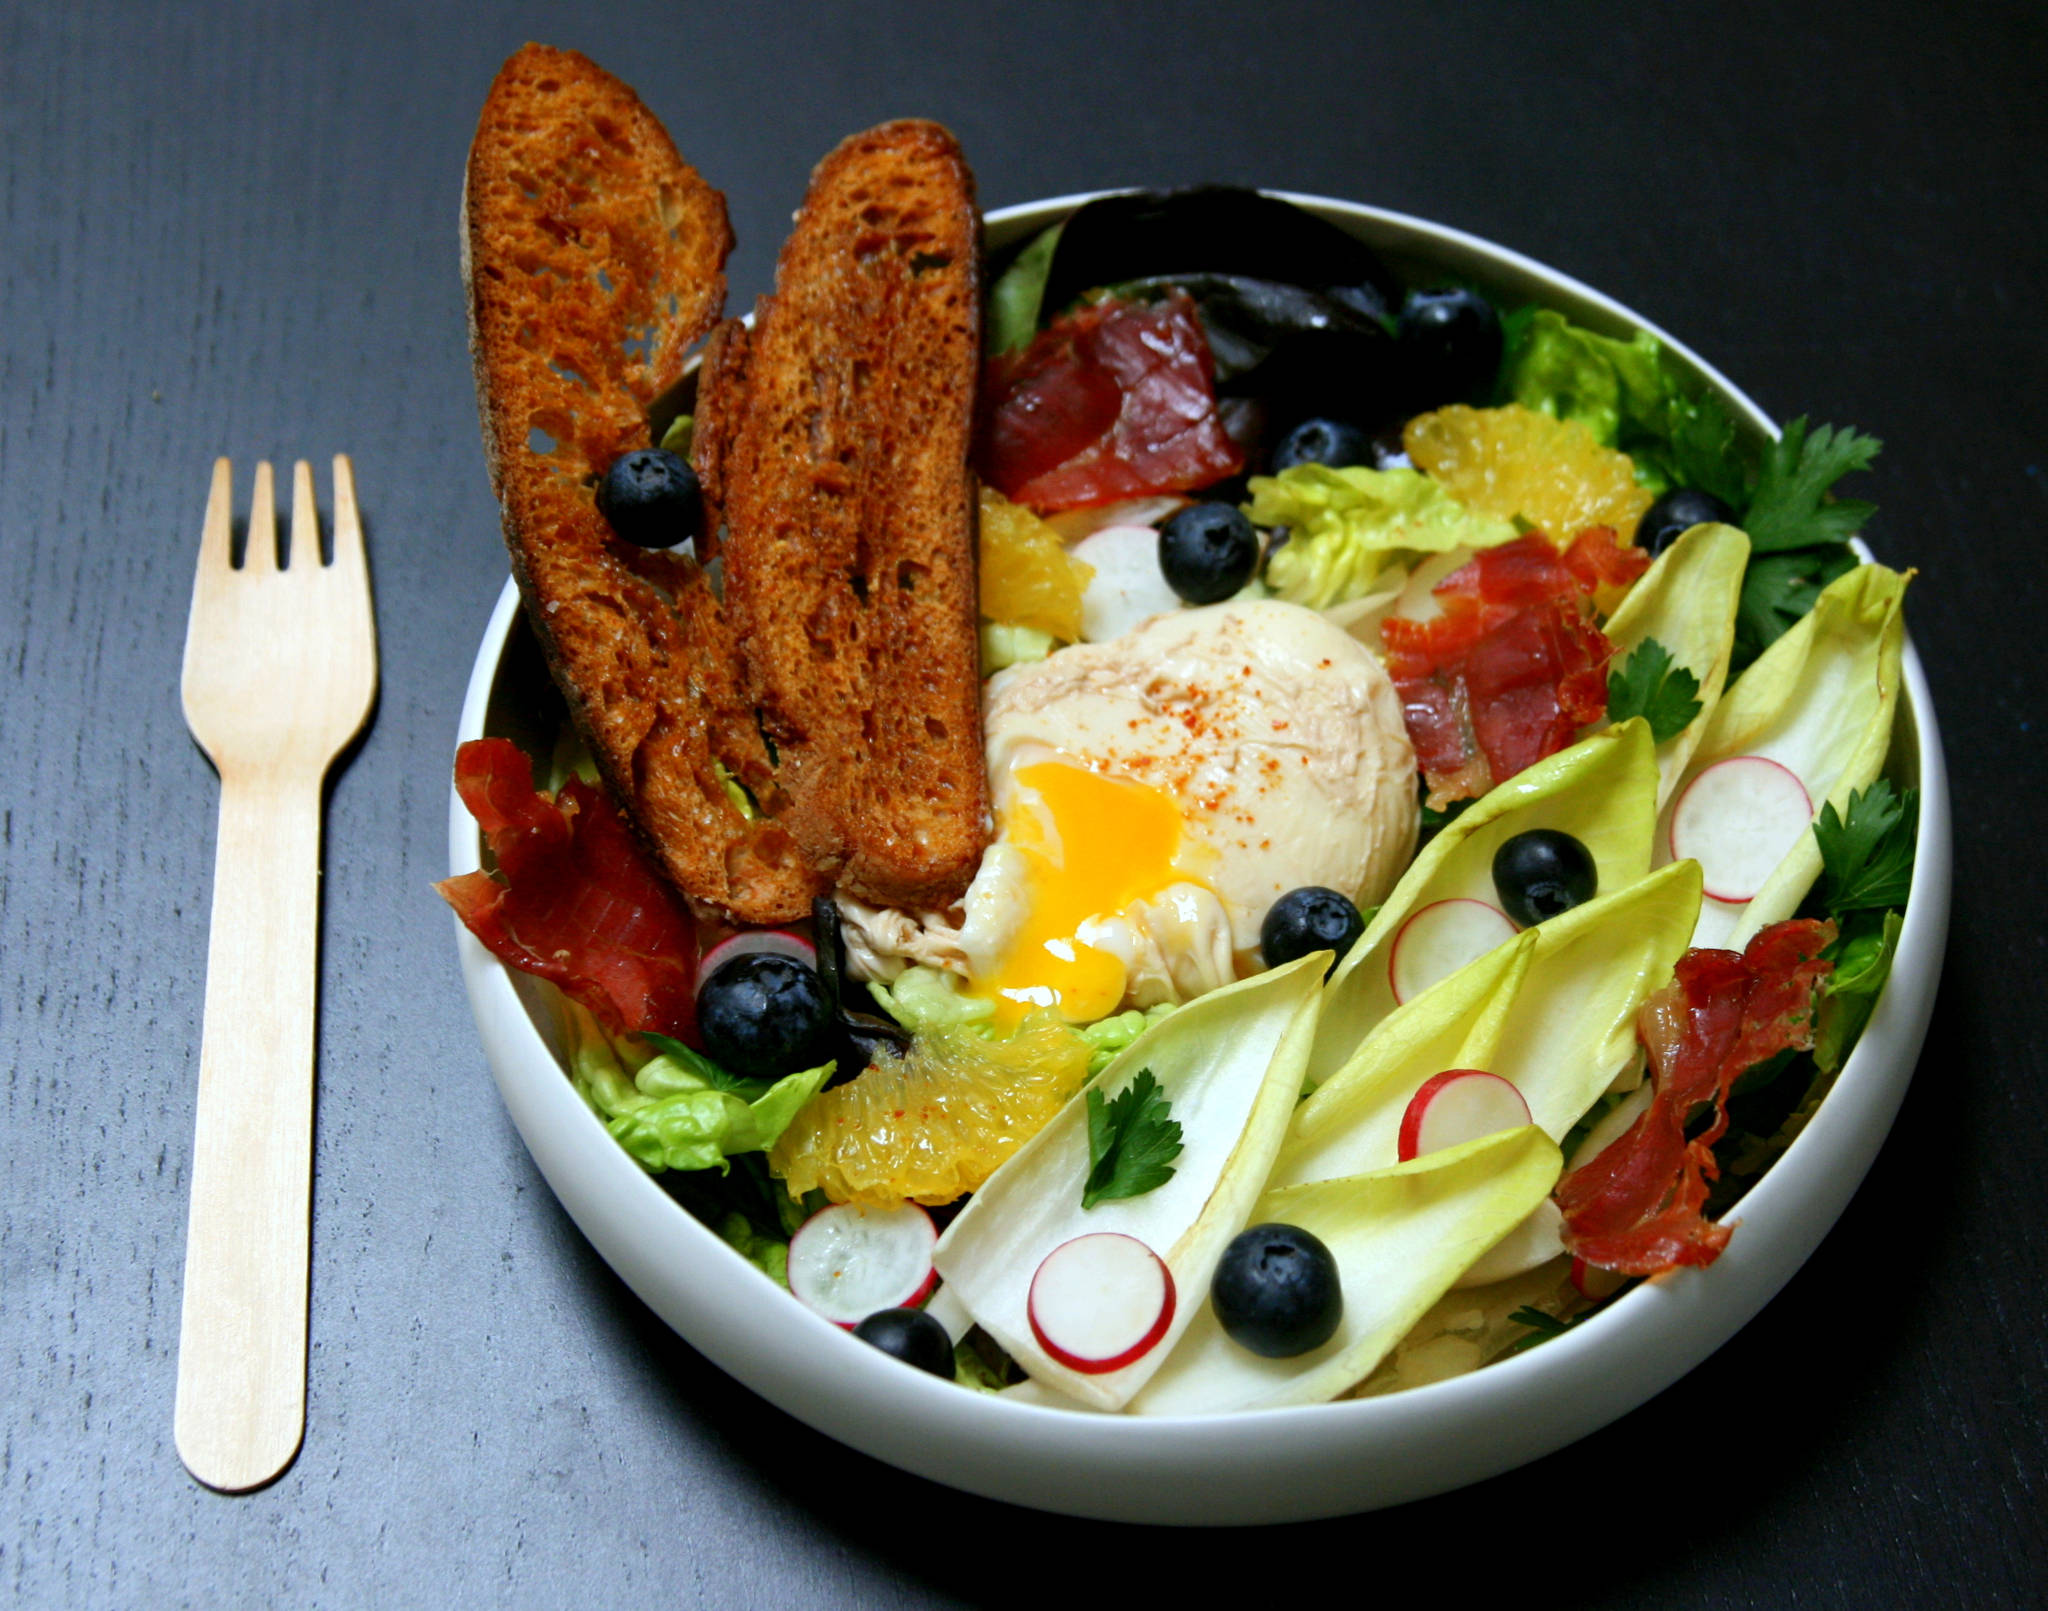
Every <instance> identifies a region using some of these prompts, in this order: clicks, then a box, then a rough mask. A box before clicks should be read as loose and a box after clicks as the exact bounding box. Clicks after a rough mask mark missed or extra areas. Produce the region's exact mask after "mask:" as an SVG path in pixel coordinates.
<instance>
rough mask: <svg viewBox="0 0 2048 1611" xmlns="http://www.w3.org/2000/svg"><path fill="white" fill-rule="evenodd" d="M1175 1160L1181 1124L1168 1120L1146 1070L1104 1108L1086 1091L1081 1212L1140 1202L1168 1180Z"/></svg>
mask: <svg viewBox="0 0 2048 1611" xmlns="http://www.w3.org/2000/svg"><path fill="white" fill-rule="evenodd" d="M1179 1156H1180V1121H1179V1120H1177V1119H1171V1118H1168V1117H1167V1106H1166V1098H1165V1097H1163V1096H1161V1095H1160V1094H1159V1082H1158V1081H1157V1080H1156V1079H1154V1078H1153V1077H1152V1071H1151V1070H1150V1069H1149V1068H1141V1069H1139V1070H1138V1077H1137V1078H1136V1079H1134V1080H1132V1081H1131V1083H1130V1084H1129V1085H1127V1086H1125V1087H1124V1088H1123V1090H1122V1091H1120V1092H1118V1093H1117V1095H1116V1096H1115V1097H1114V1098H1113V1099H1111V1100H1110V1101H1108V1102H1105V1101H1103V1100H1102V1092H1101V1091H1099V1090H1097V1089H1096V1088H1094V1087H1093V1086H1091V1087H1089V1090H1088V1180H1087V1183H1086V1184H1085V1185H1084V1186H1083V1187H1082V1188H1081V1206H1082V1207H1083V1208H1093V1207H1094V1206H1095V1205H1096V1204H1097V1203H1101V1202H1108V1201H1110V1200H1111V1199H1113V1198H1120V1197H1142V1196H1144V1195H1145V1193H1146V1192H1148V1191H1154V1190H1156V1189H1157V1188H1159V1187H1161V1186H1163V1185H1165V1184H1166V1183H1167V1182H1168V1181H1169V1180H1171V1179H1172V1178H1173V1160H1174V1159H1176V1158H1178V1157H1179Z"/></svg>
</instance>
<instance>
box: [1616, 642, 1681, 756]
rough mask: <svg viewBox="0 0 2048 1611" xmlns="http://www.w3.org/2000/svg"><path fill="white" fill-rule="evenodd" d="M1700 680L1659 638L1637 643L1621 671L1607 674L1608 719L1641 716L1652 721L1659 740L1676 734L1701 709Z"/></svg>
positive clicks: (1661, 740)
mask: <svg viewBox="0 0 2048 1611" xmlns="http://www.w3.org/2000/svg"><path fill="white" fill-rule="evenodd" d="M1699 691H1700V680H1699V678H1697V677H1695V676H1694V675H1693V674H1692V673H1691V672H1690V671H1688V670H1686V669H1685V667H1683V666H1681V665H1678V664H1676V663H1674V662H1673V660H1672V658H1671V651H1670V650H1669V649H1667V648H1665V647H1664V645H1663V644H1661V643H1659V642H1658V641H1657V640H1656V639H1655V638H1645V639H1643V641H1642V642H1641V643H1639V644H1637V645H1636V647H1635V652H1634V653H1632V654H1631V655H1630V656H1629V657H1628V659H1627V661H1626V662H1625V663H1624V664H1623V665H1622V668H1621V669H1620V670H1619V671H1610V672H1609V673H1608V674H1607V719H1608V720H1609V721H1610V722H1625V721H1627V720H1628V719H1629V718H1630V717H1631V716H1641V717H1643V718H1644V719H1645V720H1647V721H1648V722H1649V724H1650V737H1651V739H1652V740H1654V741H1655V742H1656V743H1659V744H1661V743H1663V742H1664V741H1665V740H1666V739H1667V738H1676V737H1677V736H1678V735H1679V734H1680V733H1682V732H1684V731H1685V730H1686V728H1687V727H1688V726H1690V725H1691V723H1692V719H1693V718H1694V717H1695V716H1697V715H1698V714H1699V713H1700V710H1701V708H1702V707H1701V705H1700V701H1699Z"/></svg>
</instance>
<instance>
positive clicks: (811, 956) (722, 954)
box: [697, 929, 818, 988]
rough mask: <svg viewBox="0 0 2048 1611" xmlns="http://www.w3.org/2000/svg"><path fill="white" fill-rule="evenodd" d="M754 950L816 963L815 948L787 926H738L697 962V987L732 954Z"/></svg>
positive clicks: (743, 954) (809, 964)
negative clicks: (736, 931) (768, 927)
mask: <svg viewBox="0 0 2048 1611" xmlns="http://www.w3.org/2000/svg"><path fill="white" fill-rule="evenodd" d="M756 951H772V952H773V953H775V955H777V956H785V957H789V958H791V959H792V960H794V961H797V962H801V963H803V964H804V965H805V966H806V967H812V968H815V967H816V966H817V965H818V948H817V947H816V946H815V945H813V944H811V942H810V941H809V940H807V939H805V938H804V937H803V936H802V935H801V934H792V933H790V932H789V930H787V929H742V930H741V931H740V932H739V933H738V934H730V935H727V936H726V937H725V938H724V939H722V940H720V941H719V942H718V943H717V944H716V945H714V946H713V947H712V948H711V949H710V950H708V951H706V952H705V953H704V956H703V960H701V961H700V962H699V963H698V964H697V983H698V986H699V987H700V988H701V987H702V985H703V983H704V981H705V980H706V979H708V978H710V977H711V976H712V974H714V973H716V972H717V971H718V970H719V969H720V968H721V967H723V966H724V965H725V964H726V963H728V962H730V961H732V959H733V958H734V957H744V956H752V955H753V954H754V953H755V952H756Z"/></svg>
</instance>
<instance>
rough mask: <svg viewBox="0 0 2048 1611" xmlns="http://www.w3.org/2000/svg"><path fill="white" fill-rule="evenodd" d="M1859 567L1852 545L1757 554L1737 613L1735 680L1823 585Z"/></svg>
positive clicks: (1745, 579) (1809, 607)
mask: <svg viewBox="0 0 2048 1611" xmlns="http://www.w3.org/2000/svg"><path fill="white" fill-rule="evenodd" d="M1855 568H1856V553H1855V550H1854V549H1852V548H1850V547H1849V545H1848V544H1847V543H1822V544H1821V545H1820V546H1818V547H1816V548H1795V549H1792V550H1790V551H1788V552H1786V553H1782V554H1752V556H1751V558H1750V561H1749V569H1748V570H1746V571H1744V572H1743V573H1742V599H1741V602H1740V603H1739V604H1738V605H1737V606H1736V611H1735V653H1734V657H1733V659H1732V661H1731V662H1730V665H1729V668H1728V675H1729V676H1730V677H1731V678H1733V677H1734V676H1735V675H1736V674H1737V673H1739V672H1741V671H1742V670H1744V669H1745V668H1746V667H1747V666H1748V665H1749V664H1750V662H1751V661H1753V660H1755V659H1756V657H1757V656H1758V655H1760V654H1762V653H1763V652H1764V650H1766V649H1768V648H1769V647H1770V646H1771V645H1772V644H1774V643H1776V642H1777V641H1778V640H1779V639H1780V638H1782V637H1783V636H1784V635H1785V634H1786V633H1787V632H1789V631H1790V630H1791V629H1792V628H1793V627H1794V626H1796V625H1797V624H1798V623H1799V621H1800V620H1801V619H1803V618H1804V617H1805V616H1806V614H1807V613H1808V612H1809V611H1810V610H1812V608H1813V601H1814V600H1815V599H1817V598H1819V597H1820V592H1821V589H1822V588H1824V587H1826V586H1827V585H1828V583H1830V582H1832V581H1833V580H1834V579H1835V578H1836V577H1837V576H1841V575H1844V574H1846V573H1847V572H1849V571H1852V570H1854V569H1855Z"/></svg>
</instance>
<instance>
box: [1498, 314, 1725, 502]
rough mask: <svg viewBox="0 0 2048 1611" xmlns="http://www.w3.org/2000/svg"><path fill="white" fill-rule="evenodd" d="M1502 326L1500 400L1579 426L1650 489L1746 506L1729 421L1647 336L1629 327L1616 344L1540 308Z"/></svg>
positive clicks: (1713, 400)
mask: <svg viewBox="0 0 2048 1611" xmlns="http://www.w3.org/2000/svg"><path fill="white" fill-rule="evenodd" d="M1509 328H1510V335H1511V339H1510V345H1509V351H1508V355H1507V358H1506V360H1505V362H1504V363H1503V364H1502V368H1501V376H1502V390H1503V392H1504V394H1505V396H1506V399H1507V400H1508V401H1511V402H1517V403H1520V404H1522V405H1523V407H1525V408H1532V409H1537V410H1539V411H1541V412H1542V413H1545V414H1549V415H1552V416H1554V417H1555V418H1558V419H1566V420H1577V421H1579V422H1580V423H1581V424H1583V425H1585V426H1586V427H1587V428H1588V429H1589V430H1591V431H1592V433H1593V434H1594V436H1595V437H1597V438H1598V439H1599V441H1600V442H1601V444H1602V445H1603V446H1606V447H1616V448H1620V449H1621V450H1622V451H1623V452H1624V453H1626V454H1628V456H1629V457H1630V458H1631V459H1632V460H1634V462H1635V466H1636V479H1637V480H1639V481H1641V482H1642V483H1643V484H1644V485H1645V486H1648V487H1650V488H1651V489H1653V490H1654V491H1657V492H1663V491H1665V490H1667V489H1668V488H1670V487H1674V486H1685V487H1696V488H1698V489H1699V490H1701V491H1703V492H1710V493H1712V494H1713V495H1714V496H1715V497H1717V498H1719V499H1721V501H1722V502H1723V503H1726V504H1727V505H1728V506H1729V507H1730V508H1733V509H1740V508H1742V507H1744V505H1745V504H1746V503H1747V502H1748V476H1747V473H1746V466H1745V463H1744V456H1743V454H1742V452H1741V451H1740V445H1739V442H1738V438H1737V435H1736V429H1735V421H1734V418H1733V417H1732V416H1731V415H1730V414H1729V413H1728V411H1727V409H1725V408H1724V407H1722V406H1721V404H1720V402H1719V400H1718V399H1716V398H1715V397H1714V395H1713V394H1712V393H1711V392H1710V391H1708V390H1707V388H1706V387H1705V386H1704V385H1702V384H1700V383H1699V382H1698V381H1696V380H1694V379H1693V378H1692V377H1691V376H1690V375H1688V374H1686V373H1685V372H1684V371H1683V370H1681V369H1680V368H1679V367H1678V366H1677V364H1676V363H1675V362H1673V360H1672V359H1671V357H1670V355H1669V354H1667V353H1666V352H1665V351H1664V349H1663V346H1662V344H1661V343H1660V342H1659V341H1658V340H1657V338H1656V337H1655V336H1652V335H1651V334H1649V332H1648V331H1644V330H1638V331H1637V332H1636V333H1635V334H1634V335H1633V336H1632V337H1631V338H1630V339H1629V340H1627V341H1618V340H1616V339H1615V338H1613V337H1611V336H1602V335H1596V334H1595V333H1594V332H1592V331H1591V330H1587V329H1585V328H1583V327H1582V326H1580V325H1575V324H1573V323H1572V322H1571V321H1570V320H1568V319H1566V318H1565V317H1564V315H1563V314H1561V313H1556V312H1553V311H1552V310H1551V309H1548V308H1541V309H1538V310H1536V311H1535V312H1534V313H1531V314H1528V315H1525V316H1523V317H1521V318H1518V319H1516V320H1514V321H1513V322H1512V323H1511V325H1510V327H1509Z"/></svg>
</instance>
